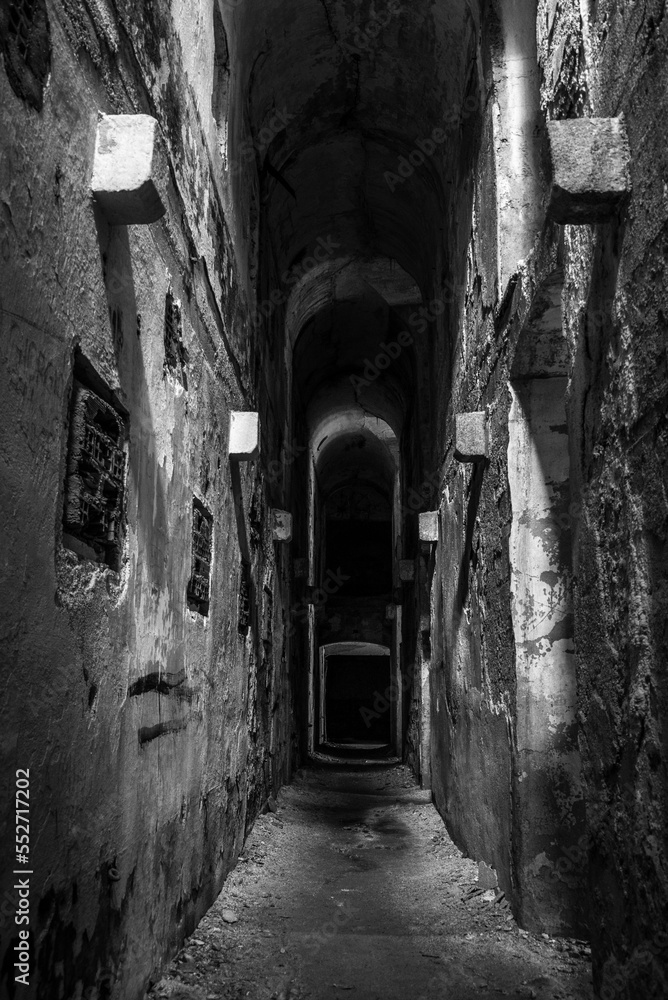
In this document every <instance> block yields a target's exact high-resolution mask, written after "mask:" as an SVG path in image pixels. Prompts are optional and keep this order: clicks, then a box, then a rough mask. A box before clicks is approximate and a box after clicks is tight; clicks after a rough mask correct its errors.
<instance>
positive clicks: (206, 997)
mask: <svg viewBox="0 0 668 1000" xmlns="http://www.w3.org/2000/svg"><path fill="white" fill-rule="evenodd" d="M271 804H272V807H274V808H276V809H277V811H276V812H273V811H271V810H270V811H268V812H267V813H265V814H264V815H262V816H261V817H260V818H259V819H258V821H257V822H256V824H255V828H254V830H253V833H252V834H251V836H250V837H249V839H248V841H247V842H246V845H245V848H244V851H243V854H242V855H241V858H240V860H239V863H238V864H237V866H236V868H235V870H234V871H233V872H232V873H231V875H230V876H229V878H228V880H227V882H226V884H225V887H224V889H223V891H222V893H221V895H220V897H219V898H218V900H217V902H216V903H215V905H214V906H213V908H212V909H211V910H210V911H209V913H208V914H207V915H206V916H205V917H204V919H203V920H202V921H201V923H200V925H199V926H198V928H197V929H196V931H195V932H194V934H193V935H192V936H191V937H190V938H189V940H188V941H187V942H186V945H185V947H184V948H183V949H182V951H181V952H180V954H179V955H178V956H177V958H176V960H175V961H174V963H173V964H172V965H171V966H170V968H169V970H168V971H167V972H166V974H165V976H164V978H163V979H161V980H160V982H159V983H158V984H156V985H155V986H154V988H153V989H152V991H151V992H150V993H149V994H148V997H149V998H150V1000H154V998H158V997H170V998H172V1000H181V998H183V1000H186V998H192V1000H214V998H216V1000H223V998H224V1000H228V998H230V1000H231V998H233V997H234V998H236V997H252V998H253V1000H265V998H266V1000H269V998H278V1000H289V998H290V1000H297V998H307V997H308V998H313V1000H330V998H332V1000H333V998H336V997H340V998H345V997H351V998H356V1000H381V998H382V1000H393V998H396V1000H407V998H409V997H411V998H413V1000H423V998H424V1000H427V998H432V997H434V998H436V997H440V998H444V997H445V998H447V1000H469V998H470V1000H473V998H477V1000H479V998H485V997H489V998H497V997H499V996H508V997H533V998H539V1000H567V998H573V1000H587V998H589V997H591V996H593V994H592V992H591V982H590V981H591V976H590V966H589V961H588V959H586V958H585V957H584V953H585V952H586V951H588V949H587V948H586V946H584V945H582V944H580V943H578V942H576V941H573V940H569V939H564V938H561V939H558V940H557V939H551V938H547V936H544V937H541V936H533V935H530V934H527V933H526V932H525V931H521V930H519V929H518V927H517V925H516V923H515V921H514V920H513V919H512V916H510V913H509V910H508V909H506V908H504V905H503V899H500V900H499V901H498V902H495V899H497V898H498V897H499V896H500V895H501V894H500V893H499V891H498V889H488V890H484V889H483V888H482V886H481V885H480V884H479V882H478V866H477V865H476V864H475V862H473V861H471V860H469V859H467V858H465V857H463V856H462V853H461V852H460V851H459V850H458V849H457V847H455V845H454V844H453V843H452V841H451V839H450V837H449V836H448V834H447V832H446V830H445V827H444V826H443V822H442V820H441V819H440V817H439V815H438V813H437V812H436V810H435V809H434V807H433V805H432V804H431V802H430V795H429V792H426V791H423V790H421V789H419V788H418V787H417V786H416V784H415V782H414V779H413V777H412V775H411V773H410V771H409V769H408V768H407V767H405V766H402V765H394V766H393V765H380V766H376V767H374V768H363V767H359V766H357V765H355V764H353V763H351V764H350V765H343V766H342V765H341V764H339V765H338V766H331V765H330V766H320V767H311V768H308V769H304V770H302V771H300V772H298V774H297V775H296V777H295V780H294V782H293V783H292V784H291V785H290V786H288V787H285V788H283V790H282V791H281V793H280V795H279V797H278V801H277V802H276V803H275V802H274V800H271ZM483 884H485V883H483ZM227 921H232V922H229V923H228V922H227Z"/></svg>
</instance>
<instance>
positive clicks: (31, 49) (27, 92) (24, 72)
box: [0, 0, 51, 111]
mask: <svg viewBox="0 0 668 1000" xmlns="http://www.w3.org/2000/svg"><path fill="white" fill-rule="evenodd" d="M0 45H1V47H2V52H3V55H4V57H5V69H6V71H7V76H8V78H9V82H10V84H11V86H12V90H13V91H14V93H15V94H16V95H17V97H20V98H21V99H22V100H24V101H27V102H28V104H30V105H31V106H32V107H33V108H36V109H37V110H38V111H39V110H40V109H41V107H42V103H43V99H44V87H45V85H46V81H47V78H48V75H49V66H50V62H51V50H50V32H49V19H48V15H47V10H46V3H45V0H9V2H5V3H2V4H0Z"/></svg>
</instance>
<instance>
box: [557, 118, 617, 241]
mask: <svg viewBox="0 0 668 1000" xmlns="http://www.w3.org/2000/svg"><path fill="white" fill-rule="evenodd" d="M547 131H548V136H549V142H550V156H551V161H552V186H551V189H550V198H549V204H548V209H547V215H548V218H549V219H550V220H551V221H552V222H557V223H559V224H561V225H571V226H582V225H594V224H596V223H601V222H609V221H610V220H611V219H612V218H613V217H614V215H615V213H616V212H617V210H618V209H619V207H620V206H621V204H622V203H623V202H624V200H625V199H626V197H627V196H628V194H629V192H630V190H631V184H630V179H629V163H630V153H629V144H628V139H627V136H626V126H625V124H624V120H623V118H572V119H567V120H565V121H552V122H548V125H547Z"/></svg>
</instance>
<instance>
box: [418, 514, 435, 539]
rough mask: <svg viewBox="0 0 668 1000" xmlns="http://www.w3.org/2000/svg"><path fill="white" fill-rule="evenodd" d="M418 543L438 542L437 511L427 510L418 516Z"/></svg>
mask: <svg viewBox="0 0 668 1000" xmlns="http://www.w3.org/2000/svg"><path fill="white" fill-rule="evenodd" d="M420 541H421V542H437V541H438V511H437V510H427V511H424V512H423V513H422V514H420Z"/></svg>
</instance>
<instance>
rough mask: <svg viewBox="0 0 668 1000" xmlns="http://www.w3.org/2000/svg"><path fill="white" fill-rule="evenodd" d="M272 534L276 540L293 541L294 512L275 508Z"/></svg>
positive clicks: (272, 519)
mask: <svg viewBox="0 0 668 1000" xmlns="http://www.w3.org/2000/svg"><path fill="white" fill-rule="evenodd" d="M271 534H272V538H273V540H274V541H275V542H290V541H292V514H289V513H288V512H287V510H276V509H273V510H272V512H271Z"/></svg>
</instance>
